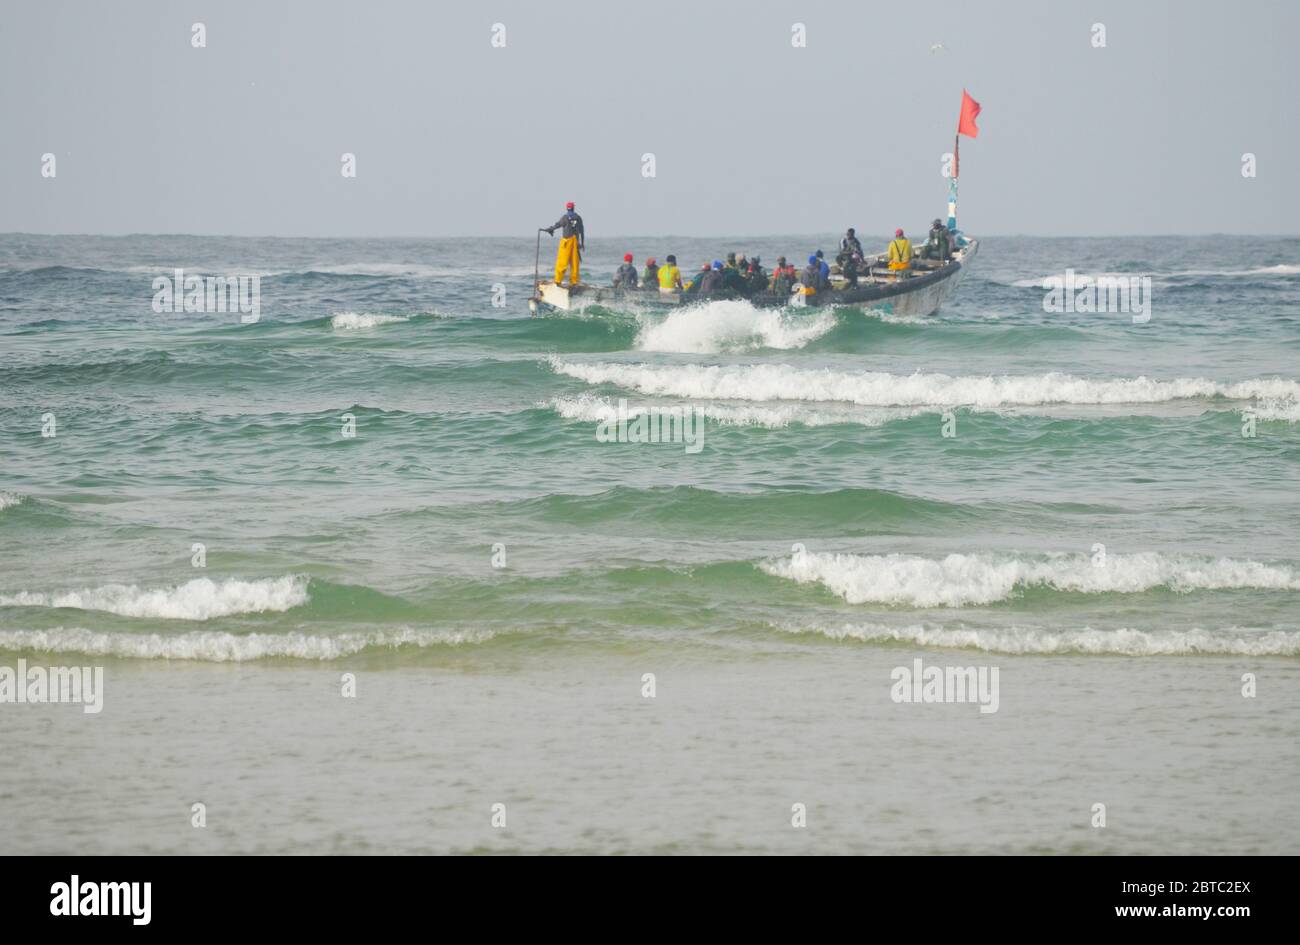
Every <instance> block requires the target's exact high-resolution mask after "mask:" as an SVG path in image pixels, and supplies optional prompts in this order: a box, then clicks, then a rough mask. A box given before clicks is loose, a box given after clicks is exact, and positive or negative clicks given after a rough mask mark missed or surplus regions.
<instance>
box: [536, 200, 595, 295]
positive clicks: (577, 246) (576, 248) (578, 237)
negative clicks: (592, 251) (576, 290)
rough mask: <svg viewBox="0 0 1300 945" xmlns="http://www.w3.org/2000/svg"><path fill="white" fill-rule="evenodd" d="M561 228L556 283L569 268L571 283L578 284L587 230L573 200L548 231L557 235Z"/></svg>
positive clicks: (557, 252) (558, 282)
mask: <svg viewBox="0 0 1300 945" xmlns="http://www.w3.org/2000/svg"><path fill="white" fill-rule="evenodd" d="M556 230H560V237H561V239H560V248H559V249H558V250H556V252H555V284H556V285H560V284H561V282H562V281H563V279H564V271H565V270H566V269H567V270H569V285H570V286H575V285H577V284H578V269H579V264H580V263H581V262H582V254H583V253H585V252H586V251H587V232H586V230H584V229H583V228H582V217H580V216H578V215H577V214H576V213H574V211H573V201H572V200H570V201H569V202H568V203H566V204H565V205H564V216H562V217H560V218H559V219H558V220H556V221H555V222H554V223H552V224H551V225H550V226H548V227H546V232H547V233H549V234H551V235H552V236H554V235H555V231H556Z"/></svg>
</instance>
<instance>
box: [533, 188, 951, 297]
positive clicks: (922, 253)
mask: <svg viewBox="0 0 1300 945" xmlns="http://www.w3.org/2000/svg"><path fill="white" fill-rule="evenodd" d="M542 229H543V231H544V232H547V233H550V234H552V235H554V233H555V231H556V230H560V231H561V239H560V246H559V249H558V251H557V252H556V256H555V284H556V285H563V284H564V276H565V275H568V277H569V284H570V285H578V284H579V272H580V262H581V255H582V253H583V251H585V249H586V231H585V230H584V228H583V223H582V217H580V216H579V215H578V214H577V212H576V211H575V209H574V205H573V203H572V202H569V203H568V204H567V205H566V206H565V211H564V216H562V217H560V219H559V220H557V221H556V222H555V223H553V224H552V225H551V226H548V227H543V228H542ZM953 243H954V238H953V233H952V232H951V231H950V230H949V229H948V227H947V226H945V225H944V223H943V221H942V220H938V219H936V220H935V221H934V223H933V225H932V226H931V227H930V233H929V235H928V236H927V238H926V241H925V244H924V245H923V246H922V247H921V248H920V250H919V252H918V251H915V250H914V249H913V247H912V242H911V240H909V239H908V238H907V236H906V235H905V234H904V233H903V230H902V229H901V228H900V229H896V230H895V231H894V238H893V240H891V241H890V243H889V248H888V250H887V252H886V253H885V254H882V255H881V256H880V257H877V259H876V260H875V261H879V262H886V266H887V271H888V272H890V273H892V274H893V275H894V276H895V277H899V278H902V277H906V276H907V275H909V274H910V271H911V270H912V269H913V266H914V263H915V260H916V259H918V258H920V259H926V260H934V261H936V262H938V263H939V264H943V263H945V262H947V261H948V260H950V259H952V253H953V248H954V247H953ZM927 268H928V267H927ZM832 271H834V272H835V273H836V274H838V275H840V276H843V279H844V284H843V285H837V286H836V288H840V289H851V288H856V287H857V285H858V279H859V278H861V277H862V276H868V277H869V276H870V275H871V271H872V261H871V260H868V259H867V257H866V254H865V253H864V252H863V249H862V243H861V241H860V240H859V239H858V237H857V233H856V232H855V230H854V228H853V227H849V229H848V231H847V232H846V233H845V234H844V238H843V239H842V240H840V248H839V252H838V253H837V254H836V256H835V269H834V270H832V267H831V264H830V263H828V262H827V260H826V255H825V253H824V252H823V251H822V250H820V249H819V250H817V251H816V252H815V253H813V254H812V255H810V256H809V257H808V264H807V265H806V266H804V267H803V268H802V269H796V268H795V267H794V266H793V265H791V264H790V263H788V262H787V261H786V258H785V257H784V256H778V257H777V260H776V268H774V269H773V270H772V271H771V272H768V271H767V270H766V269H765V268H764V267H763V263H762V260H761V259H760V258H759V257H758V256H754V257H753V258H752V259H751V258H748V257H747V256H746V255H745V254H743V253H742V254H740V255H739V256H737V254H736V253H728V254H727V257H726V259H725V260H722V259H715V260H713V261H712V262H708V263H705V264H704V265H703V266H702V267H701V268H700V270H699V271H698V272H697V273H695V275H694V276H693V277H690V278H685V277H683V276H682V271H681V269H680V268H679V267H678V265H677V257H676V256H675V255H673V254H672V253H669V254H668V255H667V256H666V257H664V262H663V264H662V265H660V264H659V262H658V260H657V259H656V258H654V257H650V258H648V259H647V260H646V262H645V268H644V269H643V270H642V271H640V272H638V271H637V267H636V260H635V259H634V258H633V256H632V254H631V253H625V254H624V256H623V264H622V265H621V266H619V267H618V271H617V272H615V273H614V288H616V289H623V290H625V291H631V290H642V291H649V292H654V291H658V292H664V293H682V294H684V295H698V296H700V297H702V298H711V297H732V298H737V297H738V298H747V297H751V296H754V295H757V294H759V293H771V294H775V295H789V294H791V293H792V292H793V291H795V288H796V286H798V287H799V289H800V291H802V292H803V293H804V294H805V295H814V294H817V293H820V292H826V291H828V290H830V288H831V273H832Z"/></svg>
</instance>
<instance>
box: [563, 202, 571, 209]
mask: <svg viewBox="0 0 1300 945" xmlns="http://www.w3.org/2000/svg"><path fill="white" fill-rule="evenodd" d="M564 209H565V210H572V209H573V201H572V200H570V201H569V202H568V203H566V204H565V205H564Z"/></svg>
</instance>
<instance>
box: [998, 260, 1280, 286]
mask: <svg viewBox="0 0 1300 945" xmlns="http://www.w3.org/2000/svg"><path fill="white" fill-rule="evenodd" d="M1297 274H1300V266H1294V265H1288V264H1286V263H1279V264H1278V265H1276V266H1257V267H1255V268H1253V269H1174V270H1171V271H1169V272H1075V274H1074V279H1075V282H1076V284H1077V283H1078V282H1079V281H1080V280H1083V279H1089V280H1092V281H1094V282H1095V281H1096V280H1098V279H1131V278H1133V277H1134V276H1139V277H1141V276H1150V277H1151V280H1152V281H1153V282H1167V281H1169V280H1170V279H1188V278H1194V277H1196V276H1219V277H1223V278H1251V277H1256V278H1257V277H1259V276H1293V275H1297ZM1060 278H1061V274H1060V273H1051V274H1049V275H1045V276H1039V277H1038V278H1036V279H1015V280H1013V281H1012V282H1010V283H1009V284H1010V285H1013V286H1016V287H1017V288H1021V289H1031V288H1032V289H1041V288H1043V283H1044V281H1046V280H1047V279H1060ZM1004 284H1007V283H1004Z"/></svg>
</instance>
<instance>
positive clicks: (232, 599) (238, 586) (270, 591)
mask: <svg viewBox="0 0 1300 945" xmlns="http://www.w3.org/2000/svg"><path fill="white" fill-rule="evenodd" d="M306 602H307V579H306V578H305V577H303V576H302V575H286V576H284V577H278V578H260V579H258V580H253V581H242V580H239V579H236V578H229V579H227V580H224V581H213V580H211V579H209V578H195V579H194V580H192V581H186V582H185V583H184V584H180V585H177V586H175V587H161V588H141V587H137V586H136V585H134V584H106V585H104V586H103V587H96V588H86V589H83V590H72V591H51V592H49V593H44V592H30V591H20V592H19V593H17V594H0V607H72V608H76V609H78V610H101V611H105V612H107V613H110V614H117V615H119V616H122V617H156V618H162V619H169V620H210V619H212V618H213V617H227V616H229V615H231V614H255V613H262V612H264V611H268V610H269V611H285V610H288V609H289V608H291V607H297V606H298V605H300V604H305V603H306Z"/></svg>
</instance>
